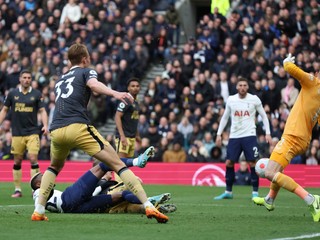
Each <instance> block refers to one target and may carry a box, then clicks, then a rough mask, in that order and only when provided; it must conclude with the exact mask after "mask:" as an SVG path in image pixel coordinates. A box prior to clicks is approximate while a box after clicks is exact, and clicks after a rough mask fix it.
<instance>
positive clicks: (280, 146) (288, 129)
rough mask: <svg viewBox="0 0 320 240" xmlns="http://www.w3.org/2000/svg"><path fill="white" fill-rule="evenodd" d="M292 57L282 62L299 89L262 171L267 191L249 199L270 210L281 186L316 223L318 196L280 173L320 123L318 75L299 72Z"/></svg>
mask: <svg viewBox="0 0 320 240" xmlns="http://www.w3.org/2000/svg"><path fill="white" fill-rule="evenodd" d="M294 58H295V57H292V56H291V54H289V55H288V57H287V58H285V59H284V61H283V65H284V69H285V70H286V72H288V73H289V74H290V75H291V76H292V77H294V78H295V79H297V80H298V81H299V83H300V84H301V91H300V93H299V96H298V98H297V100H296V102H295V104H294V105H293V107H292V109H291V112H290V114H289V117H288V119H287V122H286V126H285V128H284V132H283V135H282V137H281V140H280V141H279V142H278V143H277V145H276V146H275V148H274V150H273V152H272V153H271V156H270V161H269V163H268V165H267V167H266V170H265V177H266V178H267V179H268V180H269V181H271V185H270V191H269V193H268V195H267V196H266V197H265V198H260V197H255V198H253V199H252V200H253V202H254V203H255V204H257V205H263V206H265V207H266V208H267V209H268V210H269V211H272V210H274V201H275V199H276V196H277V194H278V192H279V190H280V188H281V187H282V188H284V189H286V190H288V191H290V192H293V193H294V194H296V195H297V196H299V197H300V198H301V199H302V200H304V201H305V203H306V204H307V205H308V207H309V210H310V212H311V215H312V217H313V221H315V222H319V220H320V197H319V196H318V195H312V194H310V193H309V192H307V191H306V190H305V189H304V188H302V187H301V186H300V185H299V184H298V183H296V182H295V181H294V180H293V179H292V178H291V177H289V176H287V175H285V174H284V173H283V170H284V169H285V168H286V166H287V165H288V164H289V163H290V161H291V159H292V158H293V157H295V156H297V155H299V154H302V153H304V152H305V151H306V150H307V149H308V147H309V144H310V140H311V136H312V129H313V127H314V126H315V124H316V123H317V122H320V118H319V115H320V91H319V89H320V74H319V73H318V74H314V75H313V74H311V73H306V72H304V71H302V70H301V69H300V68H299V67H297V66H296V65H295V64H294Z"/></svg>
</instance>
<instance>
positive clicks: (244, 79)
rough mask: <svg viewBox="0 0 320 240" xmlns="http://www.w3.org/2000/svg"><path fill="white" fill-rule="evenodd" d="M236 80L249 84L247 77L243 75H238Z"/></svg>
mask: <svg viewBox="0 0 320 240" xmlns="http://www.w3.org/2000/svg"><path fill="white" fill-rule="evenodd" d="M238 82H247V83H248V84H249V81H248V79H246V78H244V77H242V76H239V77H238Z"/></svg>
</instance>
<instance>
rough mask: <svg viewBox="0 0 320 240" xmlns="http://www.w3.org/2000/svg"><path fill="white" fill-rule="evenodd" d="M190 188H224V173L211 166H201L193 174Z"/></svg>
mask: <svg viewBox="0 0 320 240" xmlns="http://www.w3.org/2000/svg"><path fill="white" fill-rule="evenodd" d="M192 186H217V187H224V186H226V183H225V171H224V170H223V169H222V168H221V167H219V166H216V165H213V164H209V165H205V166H202V167H200V168H199V169H198V170H197V171H196V172H195V173H194V175H193V177H192Z"/></svg>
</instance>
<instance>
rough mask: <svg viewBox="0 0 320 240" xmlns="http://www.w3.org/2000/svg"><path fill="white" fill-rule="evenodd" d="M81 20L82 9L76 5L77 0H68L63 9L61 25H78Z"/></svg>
mask: <svg viewBox="0 0 320 240" xmlns="http://www.w3.org/2000/svg"><path fill="white" fill-rule="evenodd" d="M97 2H99V1H97ZM80 18H81V9H80V6H79V5H78V4H77V3H76V0H68V3H67V4H66V5H65V6H64V7H63V9H62V13H61V17H60V25H61V24H68V23H77V22H78V21H79V20H80ZM68 45H69V44H68Z"/></svg>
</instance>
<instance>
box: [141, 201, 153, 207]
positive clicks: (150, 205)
mask: <svg viewBox="0 0 320 240" xmlns="http://www.w3.org/2000/svg"><path fill="white" fill-rule="evenodd" d="M143 206H144V208H146V207H154V206H153V204H152V203H151V202H150V201H149V200H148V201H146V202H145V203H144V204H143Z"/></svg>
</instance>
